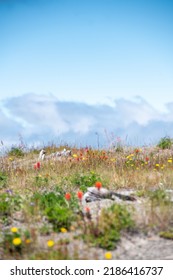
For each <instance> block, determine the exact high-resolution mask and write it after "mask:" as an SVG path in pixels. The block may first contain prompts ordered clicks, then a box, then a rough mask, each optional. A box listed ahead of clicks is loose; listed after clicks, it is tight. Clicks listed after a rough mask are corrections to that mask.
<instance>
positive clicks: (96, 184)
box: [95, 182, 102, 190]
mask: <svg viewBox="0 0 173 280" xmlns="http://www.w3.org/2000/svg"><path fill="white" fill-rule="evenodd" d="M95 187H96V188H97V189H98V190H100V188H101V187H102V183H101V182H96V183H95Z"/></svg>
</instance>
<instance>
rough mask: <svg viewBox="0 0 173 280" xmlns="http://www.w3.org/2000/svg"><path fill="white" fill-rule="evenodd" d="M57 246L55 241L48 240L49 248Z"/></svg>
mask: <svg viewBox="0 0 173 280" xmlns="http://www.w3.org/2000/svg"><path fill="white" fill-rule="evenodd" d="M54 245H55V242H54V241H53V240H48V241H47V246H48V247H53V246H54Z"/></svg>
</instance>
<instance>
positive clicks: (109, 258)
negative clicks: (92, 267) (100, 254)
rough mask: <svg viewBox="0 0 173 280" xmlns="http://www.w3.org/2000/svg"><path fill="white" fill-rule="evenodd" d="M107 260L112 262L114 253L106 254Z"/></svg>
mask: <svg viewBox="0 0 173 280" xmlns="http://www.w3.org/2000/svg"><path fill="white" fill-rule="evenodd" d="M105 259H107V260H111V259H112V253H111V252H106V253H105Z"/></svg>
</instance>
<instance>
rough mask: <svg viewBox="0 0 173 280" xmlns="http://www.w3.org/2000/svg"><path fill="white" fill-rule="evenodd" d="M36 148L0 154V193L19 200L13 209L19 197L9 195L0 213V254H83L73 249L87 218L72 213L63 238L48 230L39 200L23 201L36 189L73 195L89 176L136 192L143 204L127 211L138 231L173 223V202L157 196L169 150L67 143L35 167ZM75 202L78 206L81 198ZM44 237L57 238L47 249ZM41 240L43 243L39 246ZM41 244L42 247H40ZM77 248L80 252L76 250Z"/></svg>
mask: <svg viewBox="0 0 173 280" xmlns="http://www.w3.org/2000/svg"><path fill="white" fill-rule="evenodd" d="M62 148H64V147H63V146H61V147H55V146H48V147H46V152H47V154H50V153H52V152H55V151H58V150H61V149H62ZM38 153H39V151H37V150H33V151H28V152H25V153H24V155H22V156H20V157H18V155H17V154H16V155H15V153H14V154H13V155H10V152H7V153H6V155H5V156H3V157H1V159H0V166H1V173H0V180H1V181H0V195H3V194H8V195H9V197H13V196H14V197H15V196H17V195H19V196H20V199H21V202H20V207H19V209H17V210H16V208H18V207H16V206H17V205H16V204H18V203H19V201H17V200H16V201H15V199H14V201H13V204H12V202H10V203H11V209H10V210H9V213H6V210H4V213H3V214H1V215H0V226H1V237H0V238H1V239H0V242H1V250H0V256H1V258H3V259H4V258H6V259H14V258H35V259H44V258H53V259H57V258H58V259H62V258H63V259H70V258H82V257H83V256H82V255H81V250H82V249H80V248H78V249H76V246H78V245H76V244H80V242H81V237H80V234H81V232H83V230H84V226H85V225H84V223H91V220H90V219H88V220H87V218H86V217H85V218H83V217H82V216H80V215H78V214H76V221H74V222H73V223H72V225H71V227H70V228H69V229H68V232H67V233H65V236H66V235H67V237H66V241H62V240H63V238H62V234H64V233H61V232H60V230H55V229H53V227H52V225H51V223H50V222H49V221H48V219H47V218H46V217H45V216H46V215H45V213H43V212H42V211H41V209H40V206H39V204H38V205H34V206H33V207H31V206H30V205H29V204H28V202H30V199H31V198H32V197H33V195H34V194H36V193H38V194H40V195H42V194H43V195H44V194H45V193H50V192H53V193H55V194H56V195H57V193H58V191H57V190H56V188H57V187H58V188H59V189H61V190H62V191H63V192H64V194H65V193H66V192H69V193H71V194H74V196H75V195H76V192H77V191H79V190H80V189H81V187H83V188H84V189H85V188H87V187H88V186H90V183H92V180H93V184H94V180H96V181H97V180H99V181H101V182H102V184H103V186H104V187H106V188H108V189H111V190H119V191H121V190H123V189H125V190H133V192H134V194H135V195H136V197H140V199H141V201H142V202H143V203H142V204H141V205H137V206H135V207H136V208H135V207H134V208H133V211H131V215H132V217H133V218H134V220H135V228H136V229H137V230H138V231H139V230H142V231H144V230H145V231H150V230H154V231H155V232H157V233H158V234H159V231H160V230H162V231H164V230H169V229H170V228H171V227H172V225H173V214H172V213H173V211H172V210H173V209H172V208H173V207H172V202H170V200H169V199H168V198H167V197H164V195H163V196H162V191H163V194H164V191H165V190H167V189H169V190H171V189H173V150H172V149H167V150H166V149H165V150H160V149H159V148H157V147H150V148H143V149H139V148H135V149H132V148H123V149H121V151H117V152H116V151H104V150H94V149H89V150H86V149H77V148H72V156H71V157H68V158H63V159H62V160H57V159H51V160H45V161H42V162H41V166H40V168H34V165H35V164H36V163H37V162H38ZM154 190H158V193H156V194H155V197H152V196H151V191H154ZM5 199H8V198H5ZM9 199H11V198H9ZM57 199H58V195H57ZM3 203H5V202H3V201H2V200H1V202H0V204H1V205H2V207H3ZM78 206H79V208H80V207H81V205H80V201H78ZM2 207H1V208H2ZM31 208H32V209H31ZM129 209H130V208H129ZM57 219H58V218H57ZM83 219H84V220H83ZM13 227H17V229H18V234H17V236H18V237H19V238H20V239H21V241H22V245H21V244H20V245H14V244H12V243H13V238H14V236H13V233H11V232H10V229H11V228H13ZM27 232H28V233H27ZM55 232H56V235H55ZM57 232H58V233H59V234H57ZM96 235H97V234H96ZM55 236H56V237H55ZM63 236H64V235H63ZM95 237H97V236H95ZM10 238H11V239H10ZM76 238H77V241H76ZM49 239H51V240H52V239H53V240H54V242H55V243H56V244H55V246H53V247H52V248H48V246H47V243H46V240H49ZM85 239H86V238H85ZM26 240H29V242H28V243H27V241H26ZM79 240H80V241H79ZM30 241H31V242H30ZM42 242H43V243H44V246H42V245H40V244H41V243H42ZM58 242H59V243H58ZM43 243H42V244H43ZM61 243H62V244H61ZM72 243H73V244H75V245H74V248H73V249H72V248H71V247H70V246H72V245H71V244H72ZM83 246H86V244H85V245H83ZM87 246H90V244H87ZM40 247H44V249H43V250H42V251H40ZM79 247H80V246H79ZM53 248H54V249H53ZM55 248H56V250H55ZM57 248H59V249H57ZM69 248H70V249H69ZM76 250H77V251H79V252H78V254H77V255H75V254H76V253H75V252H76ZM55 251H56V253H55ZM70 252H71V253H70ZM86 258H87V256H86ZM88 258H89V256H88ZM103 258H104V255H103Z"/></svg>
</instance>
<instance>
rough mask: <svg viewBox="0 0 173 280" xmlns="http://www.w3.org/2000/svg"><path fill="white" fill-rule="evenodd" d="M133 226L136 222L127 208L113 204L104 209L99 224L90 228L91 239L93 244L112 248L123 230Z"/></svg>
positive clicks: (107, 248) (108, 248)
mask: <svg viewBox="0 0 173 280" xmlns="http://www.w3.org/2000/svg"><path fill="white" fill-rule="evenodd" d="M133 227H134V222H133V220H132V218H131V215H130V213H129V211H128V210H127V208H126V207H125V206H123V205H120V204H113V205H112V206H111V207H109V208H107V209H102V212H101V216H100V217H99V224H98V225H97V224H95V225H92V226H91V228H90V229H89V230H90V232H89V235H88V237H89V241H90V242H91V243H92V244H93V245H96V246H99V247H101V248H104V249H106V250H112V249H114V248H116V243H117V242H118V241H119V240H120V238H121V231H122V230H125V229H130V228H133Z"/></svg>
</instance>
